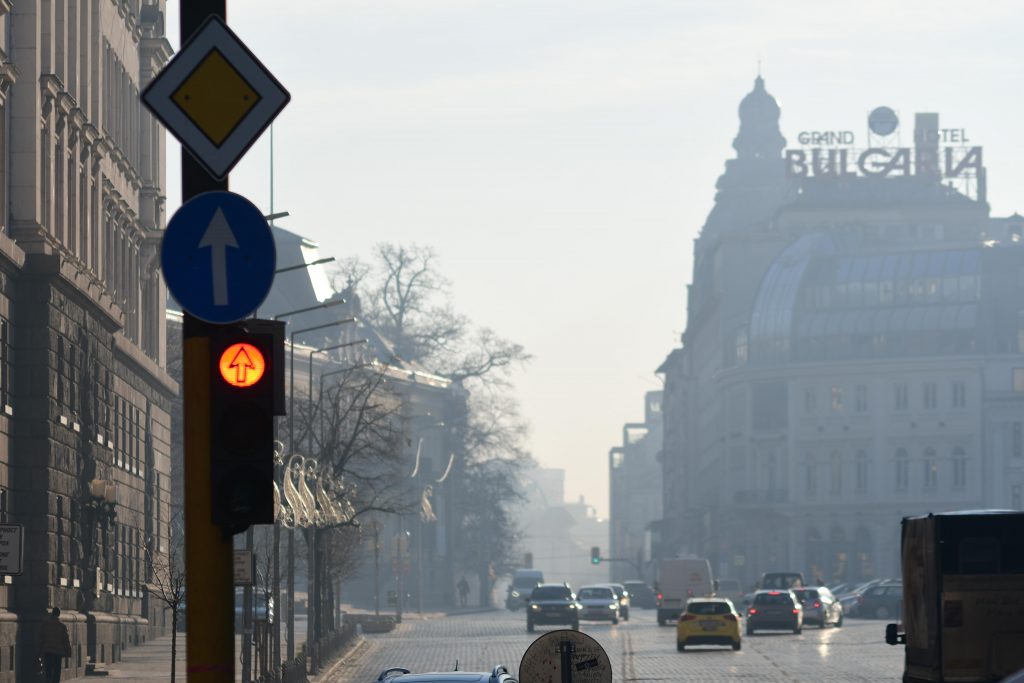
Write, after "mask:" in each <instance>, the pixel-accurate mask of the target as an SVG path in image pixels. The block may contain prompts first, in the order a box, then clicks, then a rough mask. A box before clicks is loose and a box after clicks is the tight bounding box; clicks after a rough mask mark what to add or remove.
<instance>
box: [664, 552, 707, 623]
mask: <svg viewBox="0 0 1024 683" xmlns="http://www.w3.org/2000/svg"><path fill="white" fill-rule="evenodd" d="M656 590H657V597H658V626H664V625H665V624H666V623H668V622H675V621H676V620H678V619H679V615H680V614H682V612H683V609H684V608H685V607H686V601H687V600H689V599H690V598H710V597H712V596H713V595H714V594H715V589H714V580H713V579H712V577H711V563H710V562H708V561H707V560H700V559H684V558H672V559H665V560H661V562H660V563H659V564H658V582H657V585H656Z"/></svg>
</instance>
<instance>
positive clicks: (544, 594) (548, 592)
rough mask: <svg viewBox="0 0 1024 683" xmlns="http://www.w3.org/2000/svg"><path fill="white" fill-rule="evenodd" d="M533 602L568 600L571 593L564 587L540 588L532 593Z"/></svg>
mask: <svg viewBox="0 0 1024 683" xmlns="http://www.w3.org/2000/svg"><path fill="white" fill-rule="evenodd" d="M533 599H534V600H570V599H572V591H571V590H569V589H568V588H566V587H565V586H540V587H539V588H537V589H535V590H534V591H533Z"/></svg>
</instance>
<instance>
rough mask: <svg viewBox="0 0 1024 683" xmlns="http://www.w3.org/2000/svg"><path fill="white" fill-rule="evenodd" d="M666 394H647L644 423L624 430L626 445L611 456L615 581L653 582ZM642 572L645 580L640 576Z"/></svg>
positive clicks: (610, 521)
mask: <svg viewBox="0 0 1024 683" xmlns="http://www.w3.org/2000/svg"><path fill="white" fill-rule="evenodd" d="M661 403H662V392H660V391H649V392H647V394H646V395H645V396H644V421H643V422H630V423H626V424H625V425H623V426H622V444H621V445H619V446H615V447H614V448H612V449H611V450H610V451H609V452H608V510H609V515H608V531H609V545H608V549H607V551H603V554H604V556H605V557H612V558H617V559H618V560H620V561H617V562H612V563H611V565H610V567H609V572H610V574H611V577H612V579H613V580H615V581H624V580H626V579H636V578H641V577H642V578H645V579H647V580H648V581H653V579H654V576H653V575H652V573H651V572H652V567H651V566H650V559H651V551H652V544H653V543H656V542H657V539H658V538H659V534H658V533H657V528H656V527H657V526H659V525H657V524H654V523H655V522H657V521H659V520H661V517H662V513H661V509H662V501H661V486H660V485H659V483H658V482H659V481H660V479H661V464H660V460H661V447H662V441H663V437H662V424H663V418H662V414H661ZM638 574H639V575H640V576H638Z"/></svg>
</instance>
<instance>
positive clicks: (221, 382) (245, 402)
mask: <svg viewBox="0 0 1024 683" xmlns="http://www.w3.org/2000/svg"><path fill="white" fill-rule="evenodd" d="M278 345H280V346H281V350H280V353H279V352H278V349H277V348H276V346H278ZM283 349H284V329H283V325H281V324H280V323H272V322H271V321H263V320H250V321H246V322H245V323H244V324H239V325H228V326H223V327H220V328H218V329H216V331H215V332H214V333H213V334H211V336H210V360H211V363H210V364H211V366H212V367H211V371H212V372H211V377H210V475H211V479H212V481H211V494H212V496H213V500H212V503H213V507H212V514H213V522H214V523H215V524H218V525H220V526H222V527H223V528H224V530H225V531H226V532H228V533H232V534H236V533H239V532H241V531H244V530H245V529H247V528H248V527H249V526H250V525H253V524H273V522H274V416H275V414H278V413H279V412H281V411H280V405H279V401H278V396H277V394H278V392H277V387H278V385H279V384H281V385H283V381H282V379H283V377H282V374H283V367H282V366H283V363H280V362H279V359H280V358H281V357H283Z"/></svg>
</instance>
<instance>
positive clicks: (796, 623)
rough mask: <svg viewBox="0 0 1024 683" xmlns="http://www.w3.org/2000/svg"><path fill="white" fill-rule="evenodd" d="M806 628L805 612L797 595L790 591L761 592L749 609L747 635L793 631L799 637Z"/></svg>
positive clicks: (758, 592) (756, 595) (755, 596)
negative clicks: (757, 632) (771, 630)
mask: <svg viewBox="0 0 1024 683" xmlns="http://www.w3.org/2000/svg"><path fill="white" fill-rule="evenodd" d="M803 628H804V610H803V606H802V605H801V604H800V601H799V600H798V599H797V597H796V594H794V593H793V591H789V590H781V591H776V590H760V591H757V593H755V594H754V602H753V603H752V604H751V605H750V607H749V608H748V609H747V635H748V636H752V635H754V633H755V632H756V631H757V630H758V629H761V630H764V629H774V630H783V629H784V630H792V631H793V633H796V634H797V635H799V634H800V632H801V631H803Z"/></svg>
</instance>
